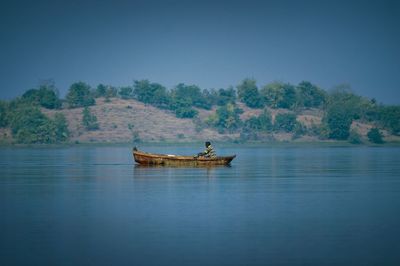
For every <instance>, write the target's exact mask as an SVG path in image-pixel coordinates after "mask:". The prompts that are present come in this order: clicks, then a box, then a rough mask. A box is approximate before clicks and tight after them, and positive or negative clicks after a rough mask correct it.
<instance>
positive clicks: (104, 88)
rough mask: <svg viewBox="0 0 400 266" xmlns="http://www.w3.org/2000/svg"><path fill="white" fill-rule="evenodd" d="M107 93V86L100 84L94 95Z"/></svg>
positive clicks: (104, 95)
mask: <svg viewBox="0 0 400 266" xmlns="http://www.w3.org/2000/svg"><path fill="white" fill-rule="evenodd" d="M106 94H107V86H106V85H104V84H99V85H97V87H96V91H95V93H94V97H96V98H97V97H106Z"/></svg>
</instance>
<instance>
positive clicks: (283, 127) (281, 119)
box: [274, 113, 297, 132]
mask: <svg viewBox="0 0 400 266" xmlns="http://www.w3.org/2000/svg"><path fill="white" fill-rule="evenodd" d="M296 124H297V121H296V115H295V114H289V113H285V114H277V115H276V117H275V123H274V128H275V130H277V131H284V132H292V131H293V130H294V129H295V127H296Z"/></svg>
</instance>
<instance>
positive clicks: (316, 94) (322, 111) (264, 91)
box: [0, 79, 400, 144]
mask: <svg viewBox="0 0 400 266" xmlns="http://www.w3.org/2000/svg"><path fill="white" fill-rule="evenodd" d="M205 140H210V141H214V142H223V143H275V142H277V143H287V142H290V143H319V142H323V143H325V142H326V143H333V142H335V143H336V142H337V143H342V144H343V143H351V144H382V143H398V142H400V106H384V105H382V104H378V103H376V101H375V100H374V99H367V98H364V97H361V96H358V95H355V94H353V93H352V92H351V91H350V90H349V89H348V88H343V87H340V88H337V89H336V90H333V91H331V92H329V93H328V92H326V91H324V90H322V89H320V88H319V87H317V86H315V85H313V84H311V83H309V82H302V83H300V84H298V85H297V86H294V85H291V84H285V83H277V82H275V83H271V84H267V85H266V86H264V87H263V88H261V89H259V88H258V87H257V86H256V83H255V81H254V80H251V79H245V80H243V82H242V83H241V84H239V85H238V86H237V87H236V89H235V88H227V89H219V90H201V89H200V88H199V87H197V86H195V85H185V84H179V85H177V86H176V87H175V88H173V89H171V90H168V89H166V88H165V87H163V86H162V85H160V84H157V83H151V82H149V81H147V80H142V81H135V83H134V85H133V86H127V87H120V88H115V87H112V86H105V85H102V84H100V85H99V86H97V87H96V88H91V87H90V86H89V85H87V84H86V83H83V82H77V83H74V84H72V85H71V88H70V91H69V93H68V94H67V96H66V98H65V99H60V98H59V97H58V94H57V90H56V89H55V86H54V84H44V85H41V86H39V87H38V88H36V89H32V90H28V91H27V92H26V93H25V94H24V95H22V96H21V97H18V98H16V99H14V100H12V101H2V102H0V143H1V144H59V143H66V144H80V143H191V142H203V141H205Z"/></svg>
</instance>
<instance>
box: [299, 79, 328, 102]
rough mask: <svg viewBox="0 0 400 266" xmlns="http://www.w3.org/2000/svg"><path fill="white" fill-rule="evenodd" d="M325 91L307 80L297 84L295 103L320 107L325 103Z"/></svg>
mask: <svg viewBox="0 0 400 266" xmlns="http://www.w3.org/2000/svg"><path fill="white" fill-rule="evenodd" d="M325 94H326V93H325V92H324V91H323V90H321V89H320V88H318V87H317V86H315V85H313V84H311V83H310V82H308V81H302V82H300V83H299V85H298V86H297V105H298V106H304V107H320V106H322V105H323V104H324V103H325V100H326V95H325Z"/></svg>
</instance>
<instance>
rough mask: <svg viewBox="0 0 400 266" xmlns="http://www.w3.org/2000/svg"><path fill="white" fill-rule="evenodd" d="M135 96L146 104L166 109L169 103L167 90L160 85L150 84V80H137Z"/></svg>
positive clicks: (134, 88) (134, 87)
mask: <svg viewBox="0 0 400 266" xmlns="http://www.w3.org/2000/svg"><path fill="white" fill-rule="evenodd" d="M133 96H134V97H135V98H136V99H137V100H138V101H141V102H143V103H146V104H151V105H154V106H157V107H161V108H166V107H167V106H168V103H169V99H168V94H167V89H166V88H165V87H164V86H162V85H161V84H158V83H150V81H148V80H135V81H134V85H133Z"/></svg>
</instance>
